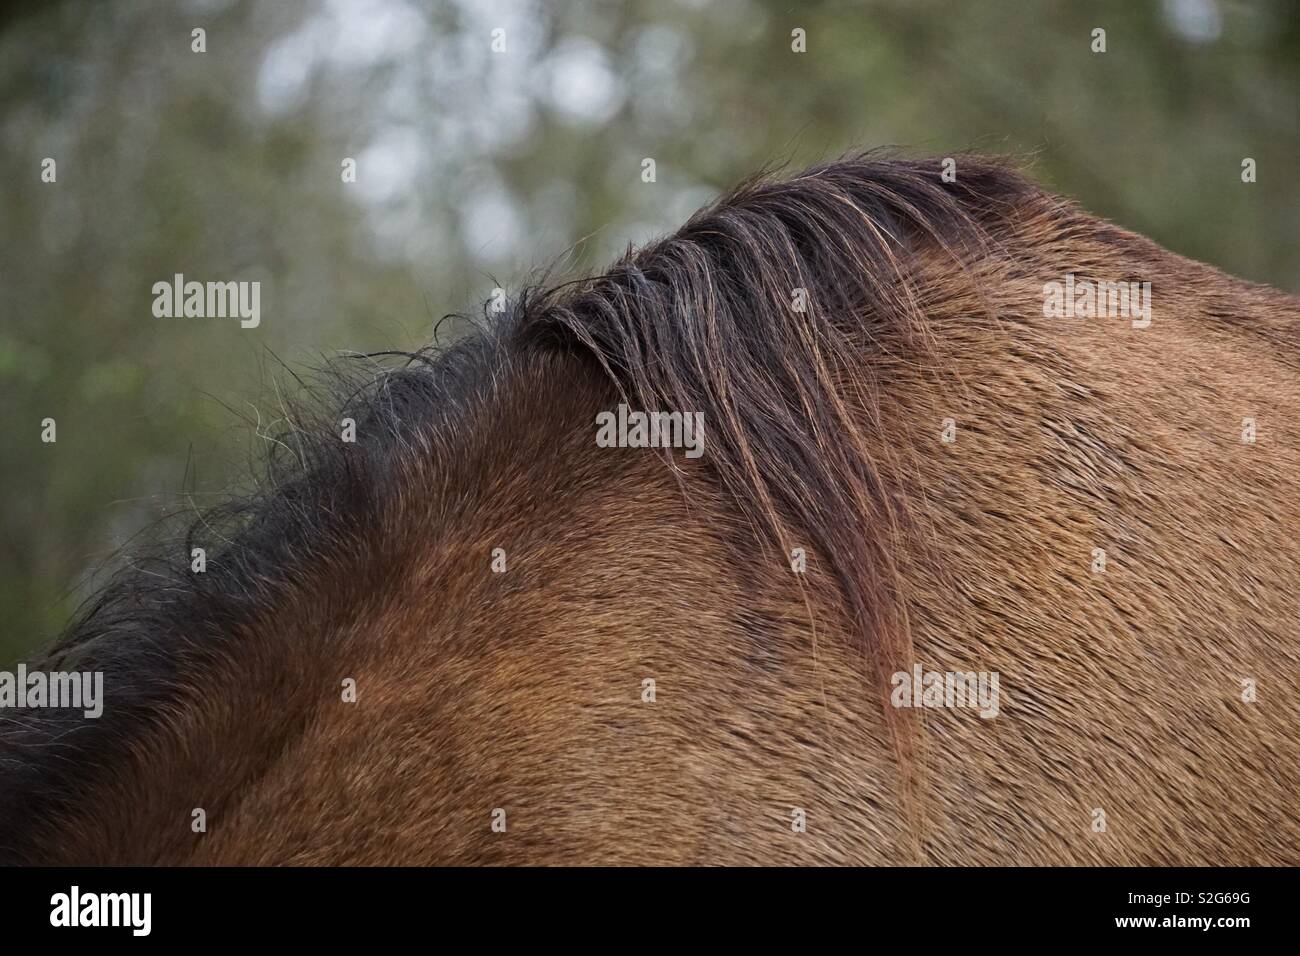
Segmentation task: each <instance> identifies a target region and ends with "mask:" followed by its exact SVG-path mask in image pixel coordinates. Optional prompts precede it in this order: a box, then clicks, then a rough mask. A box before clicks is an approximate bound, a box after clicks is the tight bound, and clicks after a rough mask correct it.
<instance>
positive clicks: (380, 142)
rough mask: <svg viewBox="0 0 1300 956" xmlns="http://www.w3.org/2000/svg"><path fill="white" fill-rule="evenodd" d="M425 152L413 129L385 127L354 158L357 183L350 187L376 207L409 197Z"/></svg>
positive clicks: (418, 134) (417, 133) (417, 132)
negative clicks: (355, 160) (355, 159)
mask: <svg viewBox="0 0 1300 956" xmlns="http://www.w3.org/2000/svg"><path fill="white" fill-rule="evenodd" d="M425 152H426V150H425V144H424V140H423V138H422V137H421V135H420V132H419V131H418V130H416V129H415V128H414V127H411V126H389V127H386V128H384V129H383V130H381V131H380V133H379V135H378V136H377V137H375V139H374V140H372V141H371V143H370V145H369V146H367V147H366V148H365V150H363V151H362V153H361V155H360V156H358V157H357V181H356V182H355V183H352V184H350V188H355V189H356V190H357V192H358V193H359V194H360V198H362V199H363V200H365V201H367V202H370V203H375V204H377V205H378V204H382V203H388V202H391V201H393V200H395V199H400V198H402V197H406V196H411V195H412V194H413V193H414V190H415V183H416V177H417V176H418V175H419V174H420V171H421V170H422V169H423V164H424V158H425Z"/></svg>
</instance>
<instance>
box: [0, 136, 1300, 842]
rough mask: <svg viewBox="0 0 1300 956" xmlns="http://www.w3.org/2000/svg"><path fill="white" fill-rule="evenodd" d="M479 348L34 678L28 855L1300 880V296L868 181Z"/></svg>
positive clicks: (188, 543) (530, 307) (530, 306)
mask: <svg viewBox="0 0 1300 956" xmlns="http://www.w3.org/2000/svg"><path fill="white" fill-rule="evenodd" d="M948 172H952V170H951V169H949V170H948ZM493 319H494V321H492V322H491V323H490V324H489V327H488V328H487V329H486V330H485V331H483V332H481V333H480V334H477V335H474V336H471V337H468V338H466V339H464V340H462V341H461V342H459V343H458V344H457V345H455V346H454V347H452V348H450V349H448V350H444V351H442V352H441V353H438V354H433V353H431V352H426V353H418V354H415V355H412V356H409V357H408V361H407V362H406V363H405V364H403V365H401V366H400V367H394V368H388V369H386V370H385V371H383V372H381V373H379V374H374V373H371V374H370V375H369V376H368V379H369V380H368V381H367V382H362V383H357V382H355V381H354V380H352V379H349V380H348V381H347V382H345V384H344V398H343V399H342V401H341V404H338V405H334V406H327V407H328V408H330V409H335V410H334V411H332V413H327V414H323V415H321V416H320V417H319V419H318V421H317V423H316V424H314V425H311V424H308V423H307V421H306V419H305V418H303V417H302V415H296V416H294V421H295V422H296V424H295V425H294V426H292V427H290V428H289V429H288V430H287V431H286V433H285V434H284V435H283V436H281V438H282V439H283V446H284V448H285V449H287V451H286V452H285V457H284V458H282V459H281V458H277V459H274V460H273V461H272V472H271V474H270V476H269V477H268V479H267V481H266V483H265V484H266V490H265V492H264V493H263V494H261V495H259V496H257V497H255V498H253V499H251V500H247V501H243V502H240V503H238V504H237V505H232V506H230V507H229V508H226V509H224V510H223V511H222V512H221V513H217V514H210V515H205V516H204V518H203V519H202V520H200V521H199V522H197V523H196V524H195V525H194V527H193V529H192V531H191V532H190V534H189V538H188V540H183V541H178V542H177V543H176V544H175V545H174V547H172V548H171V549H170V551H169V552H168V554H167V555H165V556H163V557H157V558H155V559H154V560H152V561H150V562H143V561H141V562H137V570H132V571H131V572H130V573H129V574H127V575H126V576H124V577H122V578H121V579H119V580H117V581H116V582H115V583H114V584H113V585H112V586H111V587H110V588H109V589H108V590H107V591H105V592H104V593H102V594H101V595H100V596H99V597H98V598H97V599H95V600H94V601H93V602H92V604H91V605H90V606H89V608H88V609H87V611H86V612H85V613H84V614H83V615H82V616H81V618H80V619H79V620H78V621H77V622H76V623H74V625H73V626H72V627H71V628H70V630H69V632H68V633H67V634H66V635H65V636H64V637H63V638H62V639H61V640H60V641H59V642H58V643H56V644H55V645H54V647H53V648H52V649H51V650H50V651H49V652H48V653H47V654H46V655H45V656H44V657H43V658H42V659H41V660H40V661H38V662H35V663H33V664H31V665H30V666H31V667H32V668H33V669H36V670H41V671H45V672H50V671H64V672H72V671H76V672H91V673H94V672H99V673H102V675H103V680H104V698H105V700H104V713H103V715H102V716H101V717H100V718H98V719H88V718H86V717H85V716H83V714H82V713H81V711H73V710H69V709H54V708H29V709H26V710H6V711H0V728H2V731H0V775H2V777H0V783H2V785H0V859H3V860H4V861H8V862H25V863H89V864H98V863H118V864H121V863H177V862H185V863H196V864H216V863H240V864H245V863H293V864H321V863H330V864H334V863H361V864H388V863H688V862H689V863H867V864H888V863H914V862H925V863H941V864H950V863H965V864H975V863H980V864H993V863H1023V864H1037V863H1048V864H1056V863H1059V864H1075V863H1094V864H1165V863H1184V864H1253V863H1271V864H1282V863H1290V864H1294V863H1297V862H1300V848H1298V847H1300V824H1298V823H1297V814H1296V810H1295V806H1296V799H1297V794H1298V793H1300V769H1298V767H1297V754H1298V753H1300V751H1298V750H1297V745H1298V744H1300V713H1298V711H1297V699H1298V697H1300V645H1298V642H1297V638H1296V633H1297V632H1296V622H1297V620H1300V560H1297V557H1298V555H1297V550H1298V542H1300V432H1298V431H1297V422H1298V421H1300V417H1298V416H1300V335H1298V334H1297V332H1298V330H1300V306H1298V304H1297V301H1296V300H1295V299H1293V298H1290V297H1288V296H1286V295H1284V294H1282V293H1280V292H1276V291H1274V290H1271V289H1268V288H1263V287H1260V286H1257V285H1252V284H1250V283H1247V282H1243V281H1240V280H1237V279H1234V278H1231V277H1229V276H1226V275H1224V274H1222V273H1220V272H1217V271H1215V270H1214V269H1212V268H1210V267H1208V266H1204V265H1200V264H1198V263H1195V262H1191V261H1189V260H1187V259H1184V258H1181V257H1179V256H1177V255H1174V254H1172V253H1169V252H1167V251H1165V250H1163V249H1161V248H1159V247H1157V246H1156V245H1154V244H1153V243H1151V242H1149V241H1148V240H1146V239H1144V238H1142V237H1140V236H1137V235H1134V234H1132V233H1129V232H1125V231H1124V230H1122V229H1119V228H1117V227H1115V226H1113V225H1110V224H1108V223H1106V222H1103V221H1100V220H1098V219H1096V218H1093V217H1092V216H1089V215H1087V214H1085V213H1083V212H1081V211H1080V210H1079V209H1078V208H1076V207H1075V206H1073V205H1072V204H1070V203H1068V202H1066V201H1064V200H1062V199H1060V198H1057V197H1054V196H1052V195H1049V194H1047V193H1045V192H1043V191H1042V190H1040V189H1039V188H1037V187H1036V186H1035V185H1033V184H1032V183H1031V182H1029V181H1028V180H1027V179H1025V178H1023V177H1022V176H1021V175H1019V174H1018V173H1015V172H1013V171H1010V170H1009V169H1007V168H1005V167H1004V166H1002V165H999V164H994V163H988V162H982V161H979V160H976V159H961V160H959V161H958V162H957V165H956V168H955V178H954V177H953V176H952V175H946V174H945V169H944V168H943V167H942V166H941V165H940V163H939V162H937V161H936V162H911V161H898V160H884V159H879V158H876V157H873V156H867V157H859V158H855V159H852V160H849V161H845V162H839V163H835V164H831V165H827V166H823V167H820V168H816V169H812V170H810V171H808V172H806V173H804V174H802V175H799V176H795V177H794V178H791V179H788V180H784V181H775V180H771V179H761V180H757V181H754V182H751V183H748V184H746V185H744V186H742V187H741V188H739V189H738V190H737V191H735V192H733V193H732V194H731V195H729V196H727V197H726V198H724V199H722V200H721V201H720V202H718V203H716V204H715V205H713V206H711V207H709V208H707V209H705V210H703V211H702V212H700V213H699V214H697V215H696V216H695V217H694V218H693V219H691V221H690V222H688V223H687V224H686V225H685V226H684V227H683V228H682V229H681V230H680V231H679V232H677V233H676V234H675V235H673V236H671V237H669V238H666V239H664V240H662V241H659V242H656V243H654V244H652V245H650V246H648V247H647V248H644V249H642V250H640V251H638V252H635V253H630V254H629V255H628V256H626V257H625V258H624V259H622V260H621V261H620V262H618V263H617V264H616V265H614V267H613V268H611V269H610V270H609V271H608V272H606V273H605V274H604V275H601V276H598V277H595V278H590V279H584V280H581V281H577V282H573V283H568V284H566V285H563V286H561V287H559V288H555V289H551V290H548V291H532V292H528V293H525V294H523V295H521V296H519V297H518V298H517V300H515V301H514V302H513V303H512V305H511V307H510V308H509V309H508V310H507V311H506V313H505V315H503V316H493ZM320 404H321V403H319V402H317V405H316V407H318V408H319V407H320ZM620 406H623V407H622V408H620ZM611 413H612V414H611ZM647 413H650V414H647ZM654 413H658V414H654ZM345 420H350V423H351V427H352V428H353V429H354V437H355V440H354V441H349V440H346V438H348V437H350V436H349V435H348V428H349V422H348V421H345ZM693 425H694V426H695V427H692V426H693ZM341 435H342V436H343V438H341V437H340V436H341ZM665 446H667V447H665ZM276 447H280V446H278V445H277V446H276ZM701 452H702V453H701ZM195 548H203V549H205V550H206V551H207V552H208V554H209V557H208V559H207V563H206V567H204V568H203V569H202V570H200V571H196V570H195V567H196V564H195V563H194V562H193V561H192V555H193V554H194V549H195ZM198 566H200V567H201V565H198Z"/></svg>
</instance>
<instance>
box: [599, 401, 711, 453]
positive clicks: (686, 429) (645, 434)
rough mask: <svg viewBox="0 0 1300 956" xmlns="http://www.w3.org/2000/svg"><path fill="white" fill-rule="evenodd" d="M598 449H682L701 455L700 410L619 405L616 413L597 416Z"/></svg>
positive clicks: (701, 429)
mask: <svg viewBox="0 0 1300 956" xmlns="http://www.w3.org/2000/svg"><path fill="white" fill-rule="evenodd" d="M596 445H597V446H598V447H600V448H684V449H686V457H687V458H699V457H700V456H701V455H702V454H704V413H703V412H634V411H630V410H629V409H628V407H627V406H626V405H619V406H618V412H617V414H616V413H614V412H599V413H597V415H596Z"/></svg>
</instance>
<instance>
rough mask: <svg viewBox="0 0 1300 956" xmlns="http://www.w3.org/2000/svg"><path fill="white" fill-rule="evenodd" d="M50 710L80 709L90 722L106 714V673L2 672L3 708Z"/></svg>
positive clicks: (23, 669) (0, 700) (24, 668)
mask: <svg viewBox="0 0 1300 956" xmlns="http://www.w3.org/2000/svg"><path fill="white" fill-rule="evenodd" d="M6 707H48V708H53V709H63V710H80V711H81V712H82V713H83V715H84V716H86V717H87V718H89V719H90V720H94V719H96V718H98V717H99V716H100V715H101V714H103V713H104V673H103V671H84V672H82V671H70V672H69V671H29V670H28V669H27V665H26V664H19V665H18V670H17V672H13V671H0V709H3V708H6Z"/></svg>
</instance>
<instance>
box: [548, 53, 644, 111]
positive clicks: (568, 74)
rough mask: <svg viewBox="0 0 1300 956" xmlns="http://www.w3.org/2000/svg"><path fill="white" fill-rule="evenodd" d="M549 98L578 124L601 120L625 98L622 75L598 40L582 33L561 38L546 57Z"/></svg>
mask: <svg viewBox="0 0 1300 956" xmlns="http://www.w3.org/2000/svg"><path fill="white" fill-rule="evenodd" d="M546 67H547V69H548V70H549V72H550V87H549V90H548V93H549V100H550V103H551V105H552V106H554V107H555V109H556V110H557V111H558V112H559V113H560V115H561V117H562V118H564V119H567V120H569V121H570V122H573V123H577V124H592V125H594V124H597V123H604V122H606V121H607V120H609V119H610V118H611V117H613V116H614V114H615V113H617V112H618V110H619V107H620V106H622V105H623V100H624V99H625V98H626V89H625V87H624V84H623V79H622V77H620V76H619V75H618V74H617V73H615V72H614V70H613V68H612V67H611V66H610V63H609V57H608V56H607V55H606V53H605V50H604V48H603V47H601V46H600V45H599V44H598V43H595V42H593V41H591V40H588V39H586V38H584V37H572V38H570V39H567V40H564V41H562V42H561V43H560V45H559V46H557V47H556V48H555V51H554V52H553V53H552V54H551V55H550V56H549V57H547V59H546Z"/></svg>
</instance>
